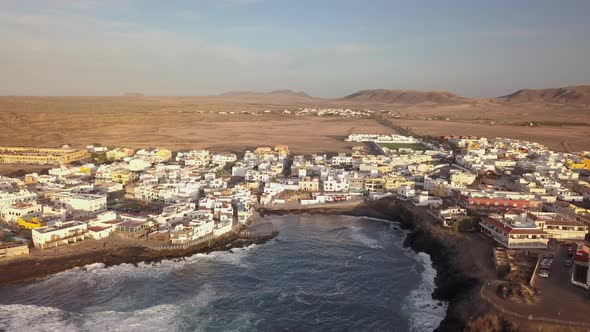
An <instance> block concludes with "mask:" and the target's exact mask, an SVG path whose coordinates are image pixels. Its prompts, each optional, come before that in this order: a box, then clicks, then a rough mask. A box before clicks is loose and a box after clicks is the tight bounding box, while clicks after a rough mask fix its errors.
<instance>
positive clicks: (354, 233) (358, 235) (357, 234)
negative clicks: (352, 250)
mask: <svg viewBox="0 0 590 332" xmlns="http://www.w3.org/2000/svg"><path fill="white" fill-rule="evenodd" d="M349 229H350V231H351V233H350V237H351V238H352V239H353V240H355V241H357V242H359V243H361V244H363V245H365V246H367V247H369V248H371V249H383V246H381V244H380V241H379V240H376V239H373V238H371V237H369V236H367V235H365V234H364V233H363V231H362V228H361V227H354V226H352V227H350V228H349Z"/></svg>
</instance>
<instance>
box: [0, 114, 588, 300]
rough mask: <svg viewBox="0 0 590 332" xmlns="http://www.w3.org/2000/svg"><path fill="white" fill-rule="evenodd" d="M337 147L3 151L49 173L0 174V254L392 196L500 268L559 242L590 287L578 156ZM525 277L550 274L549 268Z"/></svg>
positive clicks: (212, 230)
mask: <svg viewBox="0 0 590 332" xmlns="http://www.w3.org/2000/svg"><path fill="white" fill-rule="evenodd" d="M299 112H306V113H314V114H317V115H318V116H322V114H332V113H333V112H336V113H335V114H339V115H341V116H363V115H362V114H361V113H359V114H356V113H354V112H355V111H350V110H315V109H302V110H299ZM351 112H352V113H351ZM346 141H348V142H351V144H354V145H355V146H354V147H353V148H352V153H350V154H348V153H337V154H314V155H297V154H292V153H291V152H290V150H289V147H288V146H285V145H277V146H272V147H270V146H261V147H258V148H256V149H254V150H253V151H245V152H244V153H243V155H237V154H233V153H214V152H211V151H207V150H191V151H181V152H172V151H170V150H167V149H162V148H154V149H140V150H135V149H130V148H124V147H114V148H113V147H104V146H100V145H90V146H87V147H86V149H85V150H81V149H72V148H69V147H63V148H55V149H52V148H17V147H0V163H2V164H34V165H53V168H49V167H51V166H49V167H48V168H49V170H48V171H46V172H44V174H37V173H29V174H26V175H24V176H21V177H0V218H1V219H2V224H1V226H2V227H1V230H0V240H1V241H2V242H1V243H0V259H13V258H15V257H17V256H21V255H30V254H35V253H38V252H44V251H51V250H52V249H54V248H60V247H65V246H70V245H72V244H75V243H79V242H82V241H100V240H104V239H107V238H118V239H121V240H122V241H124V240H126V239H128V240H129V241H135V242H134V243H138V242H142V243H144V244H145V245H146V246H148V247H150V248H152V249H155V250H162V249H170V250H173V249H181V248H188V247H190V246H193V245H196V244H199V243H202V242H203V241H210V240H212V239H215V238H217V237H220V236H224V235H225V234H228V233H231V232H240V231H242V230H244V229H245V226H246V225H248V223H249V222H250V220H251V218H252V216H253V215H254V214H255V213H256V209H257V208H259V207H267V208H277V207H312V206H324V205H325V206H328V205H337V204H343V203H351V202H362V201H364V200H377V199H381V198H385V197H390V198H393V199H397V200H400V201H404V202H407V204H412V205H413V206H415V207H416V208H419V209H423V210H424V211H426V212H427V213H428V214H429V215H430V216H432V220H433V223H436V224H437V225H438V226H437V227H441V228H443V229H446V230H448V231H450V232H464V231H469V232H473V231H478V232H481V233H483V234H485V235H486V236H489V237H490V238H491V239H492V240H493V241H495V242H496V245H497V252H498V253H497V257H496V260H497V264H504V263H506V262H502V260H506V259H505V255H504V254H505V253H506V252H514V251H528V250H539V249H540V250H546V249H547V248H549V247H550V246H551V243H552V241H560V242H562V243H567V244H568V245H569V246H570V248H571V249H570V251H569V256H568V257H569V258H567V259H569V260H570V264H571V265H572V270H571V273H570V279H569V280H570V282H571V284H573V285H576V286H580V287H582V288H585V289H589V288H590V273H589V264H588V261H589V260H588V257H589V253H590V249H589V247H588V246H587V245H586V244H585V243H586V242H585V241H586V240H587V239H588V238H587V237H588V226H589V225H590V209H588V208H590V184H589V183H588V182H587V180H588V176H589V174H590V155H589V153H588V152H581V153H577V154H573V153H564V152H555V151H551V150H548V149H547V148H546V147H544V146H543V145H540V144H537V143H534V142H526V141H519V140H514V139H507V138H495V139H486V138H483V137H475V136H444V137H440V138H439V139H430V140H426V139H418V138H414V137H410V136H401V135H395V134H393V135H375V134H352V135H350V136H349V137H348V138H347V139H346ZM503 255H504V256H503ZM543 262H545V263H547V261H546V260H545V259H544V260H543ZM534 273H535V274H537V275H539V276H541V277H546V278H547V277H549V275H550V273H551V263H549V264H541V263H539V264H538V266H536V267H535V272H534Z"/></svg>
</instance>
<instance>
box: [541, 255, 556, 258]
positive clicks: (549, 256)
mask: <svg viewBox="0 0 590 332" xmlns="http://www.w3.org/2000/svg"><path fill="white" fill-rule="evenodd" d="M553 257H555V256H553V254H545V255H543V258H551V259H553Z"/></svg>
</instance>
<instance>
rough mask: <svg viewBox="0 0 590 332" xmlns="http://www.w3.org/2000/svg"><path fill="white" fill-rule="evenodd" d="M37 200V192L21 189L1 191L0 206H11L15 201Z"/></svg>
mask: <svg viewBox="0 0 590 332" xmlns="http://www.w3.org/2000/svg"><path fill="white" fill-rule="evenodd" d="M36 200H37V194H35V193H33V192H31V191H29V190H27V189H21V190H17V191H0V207H2V206H10V205H13V204H14V203H20V202H25V203H26V202H33V201H36Z"/></svg>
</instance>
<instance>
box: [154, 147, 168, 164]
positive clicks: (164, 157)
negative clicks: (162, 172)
mask: <svg viewBox="0 0 590 332" xmlns="http://www.w3.org/2000/svg"><path fill="white" fill-rule="evenodd" d="M156 154H157V155H158V158H160V161H162V162H167V161H169V160H170V159H172V151H170V150H168V149H158V151H157V152H156Z"/></svg>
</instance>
